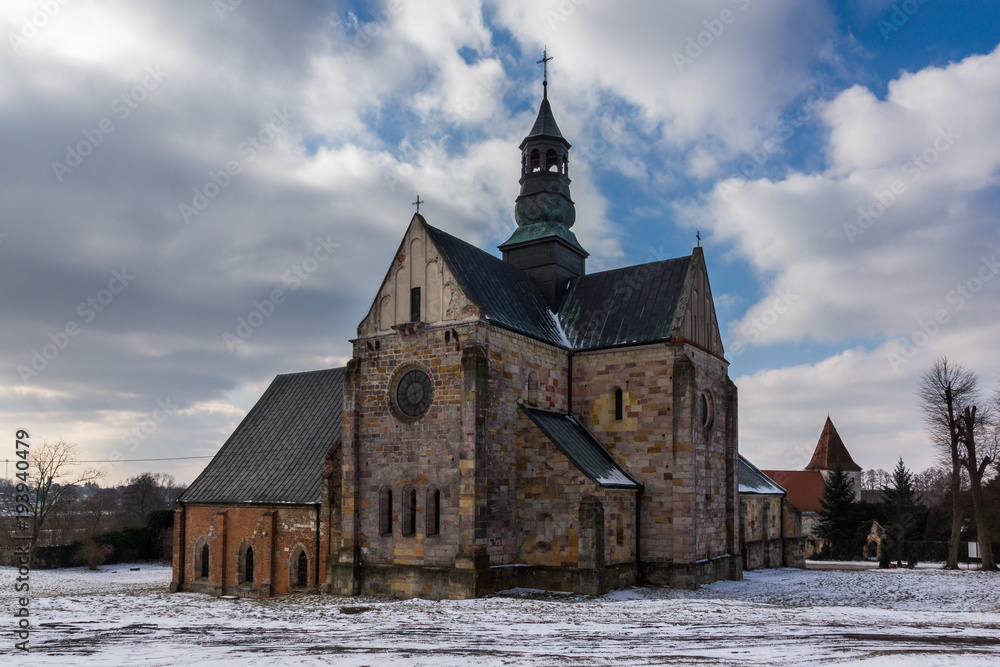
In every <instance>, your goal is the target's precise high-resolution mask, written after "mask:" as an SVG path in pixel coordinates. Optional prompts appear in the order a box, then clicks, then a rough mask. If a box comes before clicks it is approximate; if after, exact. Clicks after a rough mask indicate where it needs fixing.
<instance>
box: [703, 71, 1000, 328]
mask: <svg viewBox="0 0 1000 667" xmlns="http://www.w3.org/2000/svg"><path fill="white" fill-rule="evenodd" d="M998 68H1000V51H995V52H993V53H991V54H988V55H984V56H975V57H971V58H968V59H966V60H965V61H963V62H961V63H957V64H954V65H951V66H949V67H947V68H943V69H938V68H930V69H928V70H924V71H921V72H918V73H915V74H907V75H904V76H903V77H902V78H901V79H900V80H898V81H896V82H893V83H892V84H891V85H890V87H889V90H890V92H889V96H888V98H887V99H886V100H884V101H879V100H877V99H876V98H875V97H874V96H873V95H872V94H871V93H869V92H868V91H865V90H863V89H861V88H859V87H854V88H851V89H849V90H847V91H845V92H844V93H842V94H841V95H839V96H838V97H837V98H835V99H833V100H832V101H830V102H829V104H827V105H826V107H825V109H824V110H823V111H822V117H823V119H824V121H825V122H826V123H827V125H828V126H829V127H830V130H831V132H830V139H829V151H828V152H829V154H830V156H831V167H830V169H829V170H828V171H827V172H825V173H817V174H800V173H792V174H790V175H789V176H788V177H787V178H785V179H783V180H779V181H770V180H764V179H761V180H756V181H749V182H744V181H737V180H729V181H725V182H722V183H720V184H718V185H717V186H716V188H715V190H714V191H713V192H712V193H711V194H710V195H709V196H708V197H707V198H706V200H705V201H704V202H703V203H701V204H698V205H695V206H689V207H687V209H686V213H687V214H688V215H690V216H691V217H692V218H693V219H696V220H698V221H699V222H700V223H701V224H704V225H708V226H711V228H712V229H713V232H714V233H715V235H716V236H717V237H718V238H721V239H725V240H727V241H729V242H731V243H732V244H733V245H734V247H735V248H736V251H737V252H738V253H739V254H740V255H741V256H743V257H745V258H746V259H747V260H748V261H749V262H750V263H751V264H752V265H753V266H754V268H755V269H756V270H757V271H758V272H759V274H760V275H761V277H762V278H763V279H764V280H765V281H766V284H767V290H766V294H765V296H764V297H763V298H762V299H761V300H760V301H759V302H758V303H757V304H756V305H754V306H752V307H751V308H750V309H749V310H748V311H747V314H746V316H745V317H744V318H743V319H742V320H741V321H740V322H738V323H736V324H735V326H734V328H733V331H732V332H731V334H732V335H733V336H735V337H737V338H739V339H741V340H744V341H746V339H747V337H748V336H751V337H752V340H751V341H750V342H759V343H761V344H768V343H777V342H786V341H798V340H801V339H802V338H811V339H813V340H816V341H821V342H836V341H850V340H852V339H856V338H859V337H869V336H878V335H885V334H887V335H889V336H903V335H907V334H909V333H912V331H913V329H914V327H915V326H917V324H918V323H919V322H920V321H923V320H925V319H926V318H927V317H933V314H934V313H935V312H937V311H939V310H941V309H946V310H947V311H948V312H952V313H954V314H955V315H959V314H960V313H958V312H957V311H959V310H960V308H961V306H960V305H959V303H958V301H957V300H956V297H955V296H954V295H953V294H952V292H953V290H956V289H960V286H962V285H965V284H966V283H967V282H969V281H970V280H972V281H973V285H975V284H976V282H977V281H976V277H975V272H977V271H978V270H979V268H978V267H979V266H980V265H981V264H983V263H984V258H985V264H986V266H987V269H985V270H986V272H987V273H990V274H992V273H995V272H994V271H993V270H992V269H990V268H989V266H991V264H990V262H989V260H990V258H992V256H993V254H994V253H996V252H998V251H1000V237H998V236H997V230H998V229H1000V214H998V213H997V212H996V209H995V206H993V205H992V204H991V203H990V202H991V201H992V199H993V197H994V196H995V195H996V194H997V190H996V188H997V183H998V167H1000V77H998V76H997V75H996V72H997V70H998ZM789 292H791V293H792V294H794V297H795V298H794V304H793V305H790V307H788V308H787V309H784V310H782V312H780V313H777V315H778V316H777V317H775V314H774V313H771V314H768V310H769V309H773V307H774V304H775V300H776V299H780V298H781V297H782V295H787V294H788V293H789ZM949 296H951V299H950V300H949ZM976 296H977V298H976V300H975V303H972V304H970V308H969V310H970V311H972V310H974V311H976V312H977V313H978V314H979V315H978V319H977V320H976V321H977V322H979V325H981V326H987V327H993V326H996V325H995V324H993V323H994V322H996V321H998V319H1000V317H998V316H1000V280H996V281H992V282H990V281H989V280H987V281H986V282H985V283H983V285H982V286H981V289H979V290H978V291H977V293H976ZM963 300H964V301H970V299H969V298H967V297H965V298H963ZM965 314H966V313H961V315H963V316H964V315H965ZM765 315H767V320H768V321H767V323H766V324H767V326H761V324H760V321H761V318H762V317H763V316H765ZM955 319H957V317H956V318H955ZM998 333H1000V330H998Z"/></svg>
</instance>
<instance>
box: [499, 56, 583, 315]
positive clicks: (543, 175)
mask: <svg viewBox="0 0 1000 667" xmlns="http://www.w3.org/2000/svg"><path fill="white" fill-rule="evenodd" d="M549 60H551V58H549V57H548V55H547V52H546V53H545V54H544V55H543V56H542V60H540V61H539V62H540V63H542V64H545V65H547V63H548V61H549ZM548 87H549V86H548V72H547V67H546V74H545V78H544V80H543V82H542V91H543V92H542V103H541V105H540V106H539V108H538V117H537V118H536V119H535V124H534V125H532V127H531V131H530V132H528V136H526V137H525V138H524V140H523V141H522V142H521V145H520V146H519V148H520V150H521V180H520V184H521V193H520V194H519V195H518V196H517V199H516V200H515V202H514V219H515V221H516V222H517V229H516V230H515V231H514V233H513V234H512V235H511V237H510V238H509V239H507V240H506V241H505V242H504V243H503V244H502V245H500V250H501V251H502V252H503V259H504V261H505V262H508V263H510V264H512V265H514V266H515V267H517V268H518V269H521V270H522V271H524V272H526V273H527V274H528V275H529V276H531V278H532V280H534V281H535V284H536V285H537V286H538V288H539V289H540V290H541V292H542V295H543V296H544V297H545V300H546V301H547V302H548V303H549V306H550V307H551V308H552V309H553V310H555V309H557V308H558V306H559V301H560V300H561V299H562V296H563V294H564V293H565V291H566V285H567V283H568V282H569V280H570V279H572V278H575V277H577V276H581V275H583V274H584V271H585V260H586V258H587V256H588V254H587V251H586V250H584V249H583V247H581V246H580V243H579V241H577V240H576V235H575V234H573V232H571V231H570V227H572V226H573V223H574V222H576V205H575V204H574V203H573V199H572V198H571V197H570V192H569V185H570V183H571V181H570V178H569V149H570V143H569V142H568V141H566V139H565V138H564V137H563V135H562V133H561V132H560V131H559V126H558V125H557V124H556V119H555V116H553V115H552V107H551V106H550V104H549V96H548Z"/></svg>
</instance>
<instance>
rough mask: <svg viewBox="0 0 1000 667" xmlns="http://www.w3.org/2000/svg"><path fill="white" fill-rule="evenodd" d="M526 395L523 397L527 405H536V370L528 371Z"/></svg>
mask: <svg viewBox="0 0 1000 667" xmlns="http://www.w3.org/2000/svg"><path fill="white" fill-rule="evenodd" d="M526 384H527V390H528V391H527V396H525V399H526V400H527V402H528V405H530V406H532V407H534V406H537V405H538V371H529V372H528V381H527V383H526Z"/></svg>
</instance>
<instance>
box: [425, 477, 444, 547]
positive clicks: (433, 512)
mask: <svg viewBox="0 0 1000 667" xmlns="http://www.w3.org/2000/svg"><path fill="white" fill-rule="evenodd" d="M426 507H427V531H426V533H427V535H440V534H441V490H440V489H435V488H433V487H431V488H429V489H427V505H426Z"/></svg>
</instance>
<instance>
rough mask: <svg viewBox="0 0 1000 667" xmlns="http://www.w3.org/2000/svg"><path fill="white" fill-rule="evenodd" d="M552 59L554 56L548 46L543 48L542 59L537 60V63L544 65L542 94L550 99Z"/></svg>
mask: <svg viewBox="0 0 1000 667" xmlns="http://www.w3.org/2000/svg"><path fill="white" fill-rule="evenodd" d="M550 60H552V56H550V55H549V47H548V46H546V47H545V48H544V49H542V59H541V60H536V61H535V64H536V65H541V66H542V96H543V97H545V98H546V99H548V96H549V61H550Z"/></svg>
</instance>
